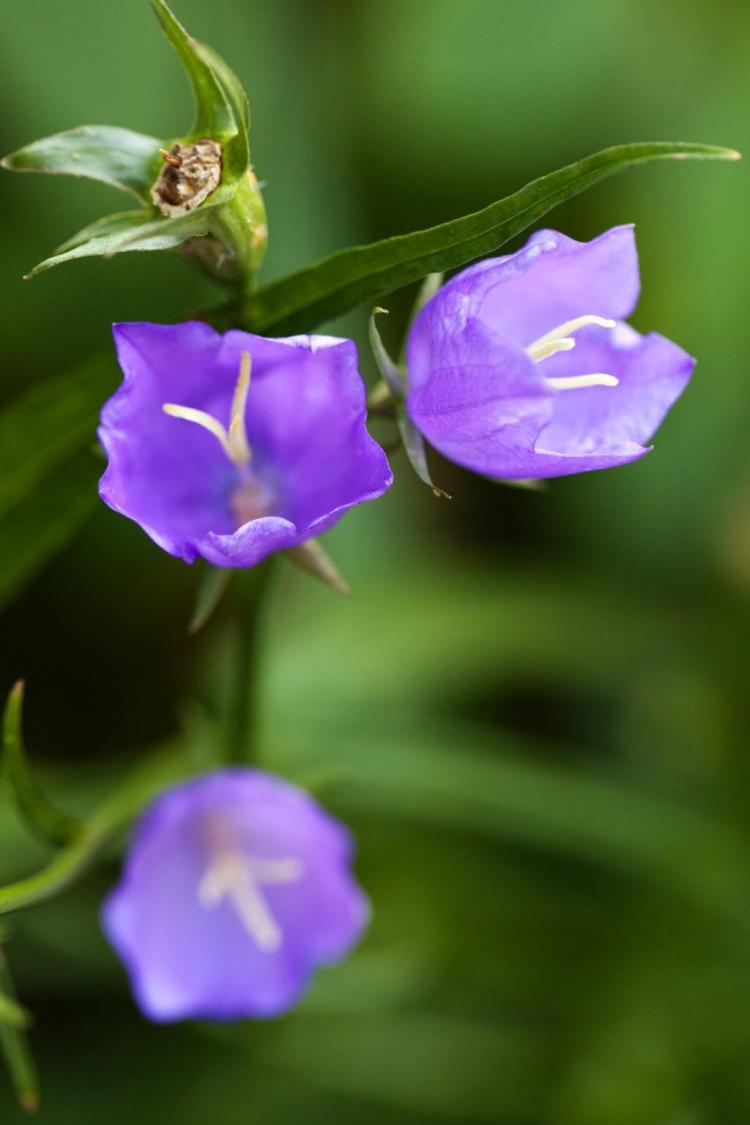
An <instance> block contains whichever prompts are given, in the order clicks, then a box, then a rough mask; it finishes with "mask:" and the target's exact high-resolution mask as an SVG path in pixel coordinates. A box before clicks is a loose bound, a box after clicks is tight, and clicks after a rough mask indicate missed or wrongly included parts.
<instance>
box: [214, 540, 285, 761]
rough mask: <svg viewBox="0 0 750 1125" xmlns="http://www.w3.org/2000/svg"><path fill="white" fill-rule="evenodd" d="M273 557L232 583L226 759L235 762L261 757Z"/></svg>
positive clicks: (242, 573) (240, 574)
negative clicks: (264, 642)
mask: <svg viewBox="0 0 750 1125" xmlns="http://www.w3.org/2000/svg"><path fill="white" fill-rule="evenodd" d="M272 569H273V561H272V560H271V559H268V560H266V562H263V563H261V564H260V565H259V566H255V567H252V568H251V569H250V570H243V571H240V572H239V573H238V574H237V577H236V579H235V581H234V583H233V587H234V588H233V590H232V593H233V595H234V610H235V614H234V616H235V630H236V635H235V643H236V650H235V654H234V657H235V659H234V668H233V679H232V685H231V694H230V699H229V708H228V715H227V724H226V745H225V755H224V757H225V761H227V762H230V763H233V764H235V765H247V764H248V763H249V762H256V761H257V757H258V746H257V742H258V739H257V732H258V710H259V708H258V699H259V690H258V688H259V669H260V665H261V660H260V651H261V634H262V630H263V622H264V615H265V607H266V597H267V592H268V585H269V579H270V576H271V571H272Z"/></svg>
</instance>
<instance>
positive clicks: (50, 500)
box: [0, 354, 117, 607]
mask: <svg viewBox="0 0 750 1125" xmlns="http://www.w3.org/2000/svg"><path fill="white" fill-rule="evenodd" d="M116 370H117V368H116V364H115V361H114V358H113V356H112V355H108V354H103V355H101V356H96V357H94V358H93V359H92V360H89V361H88V362H87V363H84V364H80V365H79V366H78V367H76V368H74V369H73V370H72V371H66V372H64V373H62V374H55V375H53V376H50V377H48V378H47V379H45V380H43V381H41V382H40V383H37V384H36V385H35V386H33V387H32V388H31V389H30V390H28V391H26V392H24V393H22V394H20V395H19V396H18V397H17V398H16V399H15V400H13V401H12V402H11V403H10V404H9V405H8V406H7V407H6V409H5V410H4V411H2V412H0V542H2V544H3V551H2V554H1V555H0V607H1V606H3V605H6V604H8V603H9V601H10V600H11V599H12V598H13V597H14V596H15V595H17V594H18V592H19V591H20V590H21V589H22V588H23V587H24V586H25V585H26V584H27V583H28V582H29V581H30V580H31V579H32V578H33V577H34V575H35V574H36V573H37V572H38V571H39V570H40V569H41V568H42V567H43V566H44V565H46V563H48V562H49V560H50V559H51V558H53V557H54V555H55V554H56V553H57V552H58V551H59V550H60V549H61V548H63V547H64V546H65V545H66V544H67V543H68V542H69V541H70V539H71V538H72V537H73V536H74V535H75V534H76V533H77V531H78V530H79V528H80V527H81V526H82V525H83V523H84V522H85V520H86V519H87V518H88V516H89V515H90V514H91V512H92V511H93V510H94V508H95V506H96V504H97V502H98V500H97V489H96V481H97V477H98V476H99V475H100V473H101V465H100V464H99V463H98V462H97V460H96V458H95V457H94V456H93V455H92V453H91V452H90V446H91V444H92V442H93V440H94V431H95V428H96V421H97V417H98V413H99V408H100V406H101V403H102V402H103V401H104V399H105V398H106V397H107V395H108V394H109V393H110V391H111V388H112V385H113V383H114V374H115V372H116Z"/></svg>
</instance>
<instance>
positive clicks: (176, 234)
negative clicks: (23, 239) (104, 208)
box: [26, 204, 211, 278]
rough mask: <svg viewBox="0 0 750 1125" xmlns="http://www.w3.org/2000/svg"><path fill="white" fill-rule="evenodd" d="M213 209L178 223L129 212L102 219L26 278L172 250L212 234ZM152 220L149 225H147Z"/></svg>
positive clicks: (190, 214)
mask: <svg viewBox="0 0 750 1125" xmlns="http://www.w3.org/2000/svg"><path fill="white" fill-rule="evenodd" d="M210 210H211V207H206V206H205V204H204V206H203V207H201V208H198V209H197V210H195V211H189V212H188V213H187V214H186V215H180V216H179V218H176V219H153V218H151V216H149V215H147V214H145V213H144V212H142V211H126V212H123V213H121V214H120V215H109V216H107V218H106V219H100V220H99V224H97V223H94V224H92V225H91V226H90V227H87V228H85V229H84V230H83V231H80V232H79V234H77V235H74V237H73V238H72V239H69V240H68V242H67V243H66V244H65V245H67V246H71V244H73V245H72V248H71V249H70V250H63V252H62V253H57V254H53V255H52V257H51V258H46V259H45V261H43V262H40V263H39V265H38V266H34V269H33V270H32V271H31V272H30V273H29V274H27V275H26V276H27V278H31V277H35V276H36V275H37V274H38V273H43V272H44V271H45V270H48V269H51V268H52V267H53V266H59V265H61V264H62V263H63V262H70V261H73V260H74V259H76V258H94V257H103V258H110V257H112V255H113V254H121V253H124V252H127V251H130V250H173V249H174V248H175V247H176V246H180V245H181V243H183V242H185V241H186V240H187V239H188V238H197V237H200V236H201V235H204V234H207V233H208V231H209V226H210V223H209V218H208V212H209V211H210ZM145 219H150V221H148V222H147V221H144V220H145ZM97 226H99V233H94V234H93V237H89V238H88V239H86V240H85V241H81V239H82V238H84V237H85V235H86V234H87V232H88V233H91V232H92V231H94V232H96V228H97Z"/></svg>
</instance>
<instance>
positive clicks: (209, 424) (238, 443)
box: [162, 352, 251, 468]
mask: <svg viewBox="0 0 750 1125" xmlns="http://www.w3.org/2000/svg"><path fill="white" fill-rule="evenodd" d="M249 390H250V354H249V352H243V353H242V360H241V362H240V372H239V375H238V376H237V385H236V386H235V389H234V395H233V397H232V410H231V416H230V420H229V429H227V428H226V427H225V426H223V425H222V424H221V422H220V421H219V419H218V418H214V416H213V414H207V413H206V411H205V410H195V409H194V408H193V407H192V406H179V405H178V404H176V403H174V402H165V403H164V405H163V406H162V410H163V411H164V413H165V414H169V416H170V417H171V418H182V419H183V420H184V421H185V422H194V423H195V425H196V426H202V427H203V429H204V430H208V432H209V433H210V434H213V435H214V437H215V438H216V439H217V440H218V442H219V443H220V445H221V448H222V449H223V450H224V452H225V453H226V455H227V457H228V458H229V460H230V461H232V462H234V464H235V465H238V466H239V467H240V468H242V467H243V466H245V465H247V464H248V462H249V461H250V456H251V453H250V445H249V443H248V440H247V427H246V425H245V408H246V406H247V395H248V391H249Z"/></svg>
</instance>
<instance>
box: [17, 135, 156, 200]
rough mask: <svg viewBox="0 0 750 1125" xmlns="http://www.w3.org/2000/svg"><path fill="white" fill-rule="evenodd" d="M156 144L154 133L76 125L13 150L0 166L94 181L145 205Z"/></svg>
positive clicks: (151, 179)
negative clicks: (146, 134) (124, 193)
mask: <svg viewBox="0 0 750 1125" xmlns="http://www.w3.org/2000/svg"><path fill="white" fill-rule="evenodd" d="M160 144H161V142H160V141H158V140H156V138H155V137H146V136H143V135H142V134H141V133H133V132H132V131H131V130H130V129H119V128H117V127H116V126H114V125H79V127H78V128H77V129H69V130H68V131H67V132H65V133H56V134H55V135H54V136H53V137H44V138H42V140H39V141H34V142H33V143H32V144H30V145H26V146H25V147H24V148H19V149H18V151H17V152H12V153H10V155H9V156H6V157H5V159H4V160H2V161H0V166H2V167H3V168H7V169H8V170H9V171H11V172H46V173H48V174H50V175H63V176H82V177H84V178H85V179H89V180H98V181H99V182H100V183H102V184H109V186H110V187H114V188H119V189H120V190H121V191H127V192H130V194H131V195H134V196H135V197H136V199H139V200H140V201H141V202H143V203H146V204H150V202H151V201H150V198H149V194H148V192H149V188H150V187H151V184H152V183H153V182H154V180H155V179H156V174H157V172H158V170H159V146H160Z"/></svg>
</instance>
